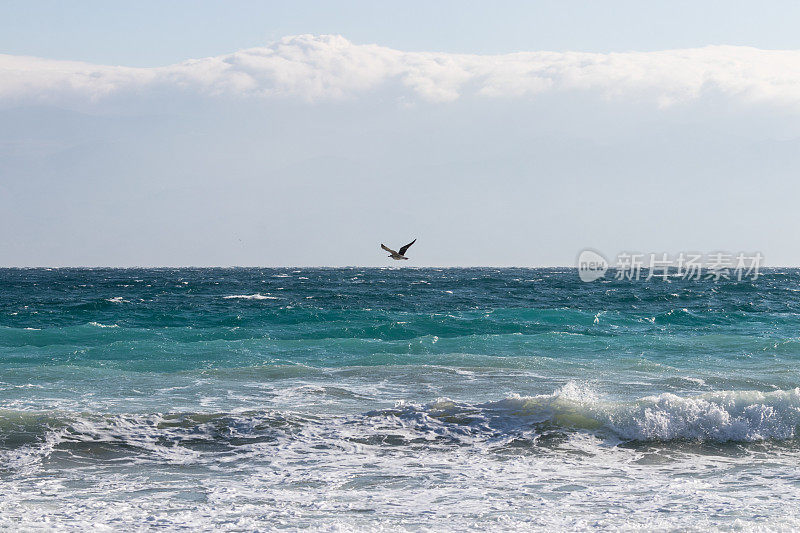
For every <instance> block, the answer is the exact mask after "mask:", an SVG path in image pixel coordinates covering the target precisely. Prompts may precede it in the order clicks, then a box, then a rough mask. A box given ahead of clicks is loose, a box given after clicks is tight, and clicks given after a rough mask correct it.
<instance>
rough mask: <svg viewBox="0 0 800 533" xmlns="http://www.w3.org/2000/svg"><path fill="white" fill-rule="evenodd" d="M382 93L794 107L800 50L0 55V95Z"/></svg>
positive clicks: (318, 46) (347, 49)
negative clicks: (155, 63) (125, 57)
mask: <svg viewBox="0 0 800 533" xmlns="http://www.w3.org/2000/svg"><path fill="white" fill-rule="evenodd" d="M382 89H389V90H393V91H395V93H397V94H399V95H400V97H403V98H406V99H408V100H411V101H414V100H423V101H430V102H449V101H454V100H456V99H458V98H460V97H462V96H477V97H485V98H531V97H535V96H536V95H538V94H542V93H546V92H557V91H562V92H563V91H586V92H590V93H594V94H598V95H600V96H601V97H604V98H609V99H630V98H635V99H643V100H646V101H652V102H655V103H657V104H658V105H669V104H673V103H679V102H686V101H691V100H694V99H697V98H701V97H703V96H705V95H720V94H721V95H725V96H729V97H733V98H737V99H740V100H742V101H745V102H764V103H771V104H778V105H786V106H790V107H793V108H798V109H800V51H793V50H759V49H755V48H748V47H737V46H709V47H705V48H697V49H685V50H666V51H660V52H626V53H609V54H598V53H585V52H520V53H513V54H505V55H494V56H490V55H468V54H448V53H433V52H402V51H398V50H393V49H391V48H386V47H382V46H377V45H356V44H353V43H351V42H349V41H348V40H347V39H345V38H343V37H340V36H311V35H300V36H294V37H286V38H284V39H282V40H280V41H278V42H275V43H272V44H270V45H269V46H266V47H263V48H251V49H248V50H241V51H239V52H235V53H232V54H227V55H221V56H216V57H208V58H203V59H195V60H189V61H185V62H183V63H179V64H176V65H170V66H166V67H155V68H130V67H120V66H105V65H93V64H89V63H81V62H73V61H57V60H48V59H40V58H33V57H23V56H13V55H0V103H21V102H37V103H58V102H62V101H70V100H75V99H77V100H79V101H83V102H86V101H88V102H96V101H100V100H103V99H106V98H109V97H112V96H115V95H131V94H133V95H136V94H139V95H146V94H148V93H150V92H154V91H156V92H160V91H164V90H179V91H185V92H188V93H192V94H199V95H203V96H211V97H230V96H233V97H239V98H253V97H255V98H276V97H277V98H282V97H284V98H285V97H289V98H298V99H301V100H304V101H310V102H317V101H326V100H340V99H350V98H356V97H359V96H363V95H365V94H367V93H369V92H371V91H378V90H382Z"/></svg>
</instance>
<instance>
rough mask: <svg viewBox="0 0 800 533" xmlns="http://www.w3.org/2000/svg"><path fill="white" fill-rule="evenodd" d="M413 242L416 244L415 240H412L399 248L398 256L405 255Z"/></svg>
mask: <svg viewBox="0 0 800 533" xmlns="http://www.w3.org/2000/svg"><path fill="white" fill-rule="evenodd" d="M415 242H417V239H414V240H413V241H411V242H410V243H408V244H406V245H405V246H403V247H402V248H400V255H406V250H408V249H409V248H411V245H412V244H414V243H415Z"/></svg>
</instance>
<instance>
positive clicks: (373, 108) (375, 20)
mask: <svg viewBox="0 0 800 533" xmlns="http://www.w3.org/2000/svg"><path fill="white" fill-rule="evenodd" d="M0 15H1V16H0V249H1V250H2V251H3V256H2V258H0V264H3V265H13V266H35V265H48V266H78V265H112V266H134V265H198V266H202V265H265V266H274V265H384V264H388V263H387V259H386V258H385V254H383V253H382V252H381V250H380V249H379V247H378V245H379V243H380V242H381V241H383V242H386V244H388V245H390V246H392V245H394V246H400V245H402V244H403V243H405V242H408V241H410V240H411V239H412V238H414V237H417V238H419V240H418V242H417V244H416V245H415V247H414V248H413V252H414V253H413V257H412V259H413V261H409V262H408V264H409V265H522V266H540V265H568V264H572V263H573V262H574V260H575V257H576V255H577V253H578V252H579V251H580V250H581V249H582V248H584V247H592V248H595V249H599V250H600V251H603V252H605V253H606V254H607V255H610V256H612V257H613V256H614V255H615V254H616V253H618V252H622V251H628V252H633V251H638V252H645V253H647V252H657V253H659V252H669V253H679V252H682V251H701V252H713V251H719V250H724V251H730V252H739V251H745V252H756V251H759V252H761V253H763V254H764V256H765V258H766V262H767V264H772V265H787V264H794V265H797V264H800V249H796V247H795V246H794V245H793V243H794V242H795V241H796V235H795V234H796V230H795V226H796V224H797V223H798V222H800V220H798V216H797V214H796V209H795V207H794V199H795V198H797V197H798V195H800V183H798V180H797V179H796V176H797V175H798V171H799V170H800V161H799V160H798V156H797V154H798V153H800V121H799V120H798V118H799V117H800V51H797V50H798V49H800V42H798V41H800V35H799V34H798V32H797V31H796V29H795V28H794V25H793V24H792V21H795V20H798V15H800V5H797V4H795V3H789V2H773V3H766V4H765V3H760V4H758V5H756V4H755V3H737V2H669V3H667V2H569V1H567V2H563V1H562V2H500V3H488V2H487V3H470V2H436V3H431V2H403V3H396V4H388V3H378V2H350V3H341V2H338V3H333V2H285V3H270V2H164V3H161V2H137V3H121V2H107V1H105V2H79V3H74V4H68V3H64V2H36V1H34V2H13V1H12V2H4V3H3V4H2V6H0ZM515 52H521V53H515ZM131 67H135V68H131Z"/></svg>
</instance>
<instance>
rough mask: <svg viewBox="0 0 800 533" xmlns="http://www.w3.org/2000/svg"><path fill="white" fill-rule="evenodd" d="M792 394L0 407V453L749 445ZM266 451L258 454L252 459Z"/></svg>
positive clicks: (796, 393)
mask: <svg viewBox="0 0 800 533" xmlns="http://www.w3.org/2000/svg"><path fill="white" fill-rule="evenodd" d="M798 425H800V389H793V390H786V391H775V392H768V393H764V392H758V391H727V392H714V393H709V394H703V395H696V396H689V397H680V396H676V395H674V394H661V395H658V396H650V397H645V398H640V399H638V400H636V401H631V402H619V401H609V400H605V399H603V398H602V397H600V396H598V395H597V394H595V393H594V392H593V391H592V390H591V389H589V388H587V387H584V386H580V385H578V384H574V383H569V384H567V385H565V386H564V387H562V388H561V389H559V390H556V391H555V392H553V393H552V394H547V395H539V396H510V397H507V398H504V399H501V400H498V401H492V402H487V403H481V404H469V403H460V402H456V401H453V400H450V399H447V398H441V399H438V400H436V401H433V402H430V403H427V404H411V403H402V402H401V403H399V404H397V405H396V406H395V407H393V408H390V409H381V410H375V411H369V412H366V413H365V414H362V415H346V416H345V415H325V416H321V415H314V416H312V415H303V414H297V413H294V414H288V413H282V412H277V411H257V412H256V411H253V412H236V413H171V414H116V415H111V414H109V415H102V414H87V413H54V412H48V413H35V412H26V411H0V456H2V457H3V458H4V459H5V460H6V463H7V465H8V467H11V468H13V467H14V466H15V464H16V465H20V466H26V465H28V464H29V463H30V461H32V460H36V459H37V458H42V457H44V456H46V455H48V454H50V453H53V452H54V451H55V452H58V451H65V452H67V453H69V454H71V455H80V454H81V453H83V452H85V453H86V454H90V455H93V456H94V455H97V454H98V453H100V452H101V451H102V450H105V451H106V452H108V453H109V454H110V456H118V455H119V454H125V455H128V456H130V457H131V458H132V459H133V460H137V461H161V462H163V461H166V462H169V463H182V464H185V463H188V462H192V461H195V460H200V456H201V455H202V454H204V453H207V452H211V453H214V454H217V453H220V452H226V453H239V452H247V453H250V452H252V451H253V446H257V447H262V448H261V449H262V450H263V446H268V447H269V446H275V445H281V446H292V445H300V444H302V445H309V443H310V444H312V445H315V444H314V443H317V444H319V445H325V446H327V447H334V448H343V447H349V446H353V445H376V446H420V445H422V446H478V447H487V446H488V447H489V449H503V448H504V447H507V446H514V447H519V445H520V443H526V444H525V447H527V448H531V449H535V448H537V447H548V446H550V447H552V446H565V445H566V444H564V443H565V442H568V441H569V439H570V435H574V436H576V437H577V436H579V435H581V434H590V435H592V437H593V438H597V439H600V440H601V441H605V442H607V444H609V445H612V446H614V445H618V444H622V443H637V442H638V443H647V442H649V443H653V442H661V443H667V444H668V443H670V442H687V441H688V442H696V443H726V442H738V443H752V442H763V441H773V442H787V441H794V440H795V439H797V438H798V434H797V429H798ZM261 453H263V452H261Z"/></svg>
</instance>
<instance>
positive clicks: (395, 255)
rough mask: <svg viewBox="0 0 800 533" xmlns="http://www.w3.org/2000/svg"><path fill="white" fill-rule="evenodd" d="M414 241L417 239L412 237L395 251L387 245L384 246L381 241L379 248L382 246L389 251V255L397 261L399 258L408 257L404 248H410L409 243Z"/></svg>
mask: <svg viewBox="0 0 800 533" xmlns="http://www.w3.org/2000/svg"><path fill="white" fill-rule="evenodd" d="M415 242H417V239H414V240H413V241H411V242H410V243H408V244H406V245H405V246H403V247H402V248H400V251H399V252H395V251H394V250H392V249H391V248H389V247H388V246H386V245H385V244H383V243H381V248H383V249H384V250H386V251H387V252H389V257H391V258H392V259H395V260H397V261H399V260H400V259H408V257H406V256H405V253H406V250H408V249H409V248H411V245H412V244H414V243H415Z"/></svg>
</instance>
